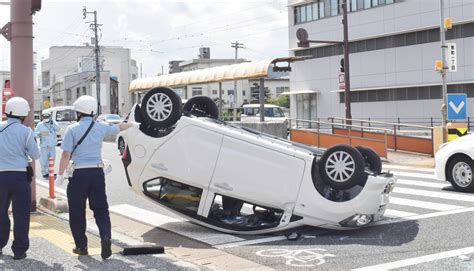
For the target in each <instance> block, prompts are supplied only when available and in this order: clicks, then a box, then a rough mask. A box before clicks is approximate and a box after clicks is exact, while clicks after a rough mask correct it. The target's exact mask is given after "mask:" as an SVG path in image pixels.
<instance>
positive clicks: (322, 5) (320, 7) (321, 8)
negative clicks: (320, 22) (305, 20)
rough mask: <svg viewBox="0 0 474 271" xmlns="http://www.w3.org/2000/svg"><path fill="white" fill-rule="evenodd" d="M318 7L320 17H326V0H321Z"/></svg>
mask: <svg viewBox="0 0 474 271" xmlns="http://www.w3.org/2000/svg"><path fill="white" fill-rule="evenodd" d="M318 7H319V18H320V19H321V18H324V2H323V1H319V3H318Z"/></svg>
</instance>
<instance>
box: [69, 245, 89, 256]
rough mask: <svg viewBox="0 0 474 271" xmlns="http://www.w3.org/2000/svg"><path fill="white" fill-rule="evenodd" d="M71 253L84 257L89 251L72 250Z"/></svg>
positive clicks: (83, 249)
mask: <svg viewBox="0 0 474 271" xmlns="http://www.w3.org/2000/svg"><path fill="white" fill-rule="evenodd" d="M72 253H74V254H77V255H80V256H85V255H89V251H87V248H77V247H76V248H73V249H72Z"/></svg>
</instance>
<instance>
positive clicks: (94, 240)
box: [30, 215, 121, 255]
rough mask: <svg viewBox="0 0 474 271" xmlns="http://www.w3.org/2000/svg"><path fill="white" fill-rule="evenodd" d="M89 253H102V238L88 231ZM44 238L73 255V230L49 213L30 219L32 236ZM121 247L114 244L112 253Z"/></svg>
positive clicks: (33, 216)
mask: <svg viewBox="0 0 474 271" xmlns="http://www.w3.org/2000/svg"><path fill="white" fill-rule="evenodd" d="M86 235H87V239H88V249H89V255H100V239H99V238H98V237H97V236H95V235H92V234H89V233H87V234H86ZM35 237H39V238H43V239H45V240H47V241H48V242H50V243H52V244H54V245H55V246H57V247H59V248H61V249H62V250H64V251H66V252H67V253H69V254H71V255H76V254H73V253H72V249H73V248H74V247H75V245H74V240H73V238H72V235H71V230H70V229H69V225H68V224H67V222H64V221H62V220H60V219H58V218H54V217H51V216H47V215H32V216H31V221H30V238H35ZM120 250H121V248H120V247H118V246H115V245H112V253H117V252H119V251H120Z"/></svg>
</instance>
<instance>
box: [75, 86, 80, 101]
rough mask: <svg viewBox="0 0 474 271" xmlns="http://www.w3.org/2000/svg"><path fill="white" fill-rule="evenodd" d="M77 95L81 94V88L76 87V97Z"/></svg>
mask: <svg viewBox="0 0 474 271" xmlns="http://www.w3.org/2000/svg"><path fill="white" fill-rule="evenodd" d="M79 96H81V89H80V88H76V99H77V98H79Z"/></svg>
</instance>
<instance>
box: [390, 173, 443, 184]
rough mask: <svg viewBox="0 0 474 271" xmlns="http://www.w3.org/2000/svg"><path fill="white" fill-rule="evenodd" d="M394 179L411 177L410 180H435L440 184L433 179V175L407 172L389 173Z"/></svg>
mask: <svg viewBox="0 0 474 271" xmlns="http://www.w3.org/2000/svg"><path fill="white" fill-rule="evenodd" d="M390 172H391V173H392V174H393V175H395V177H400V176H403V177H412V178H423V179H431V180H435V181H438V182H441V181H440V180H438V179H436V178H435V175H434V173H433V174H424V173H416V172H407V171H390Z"/></svg>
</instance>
